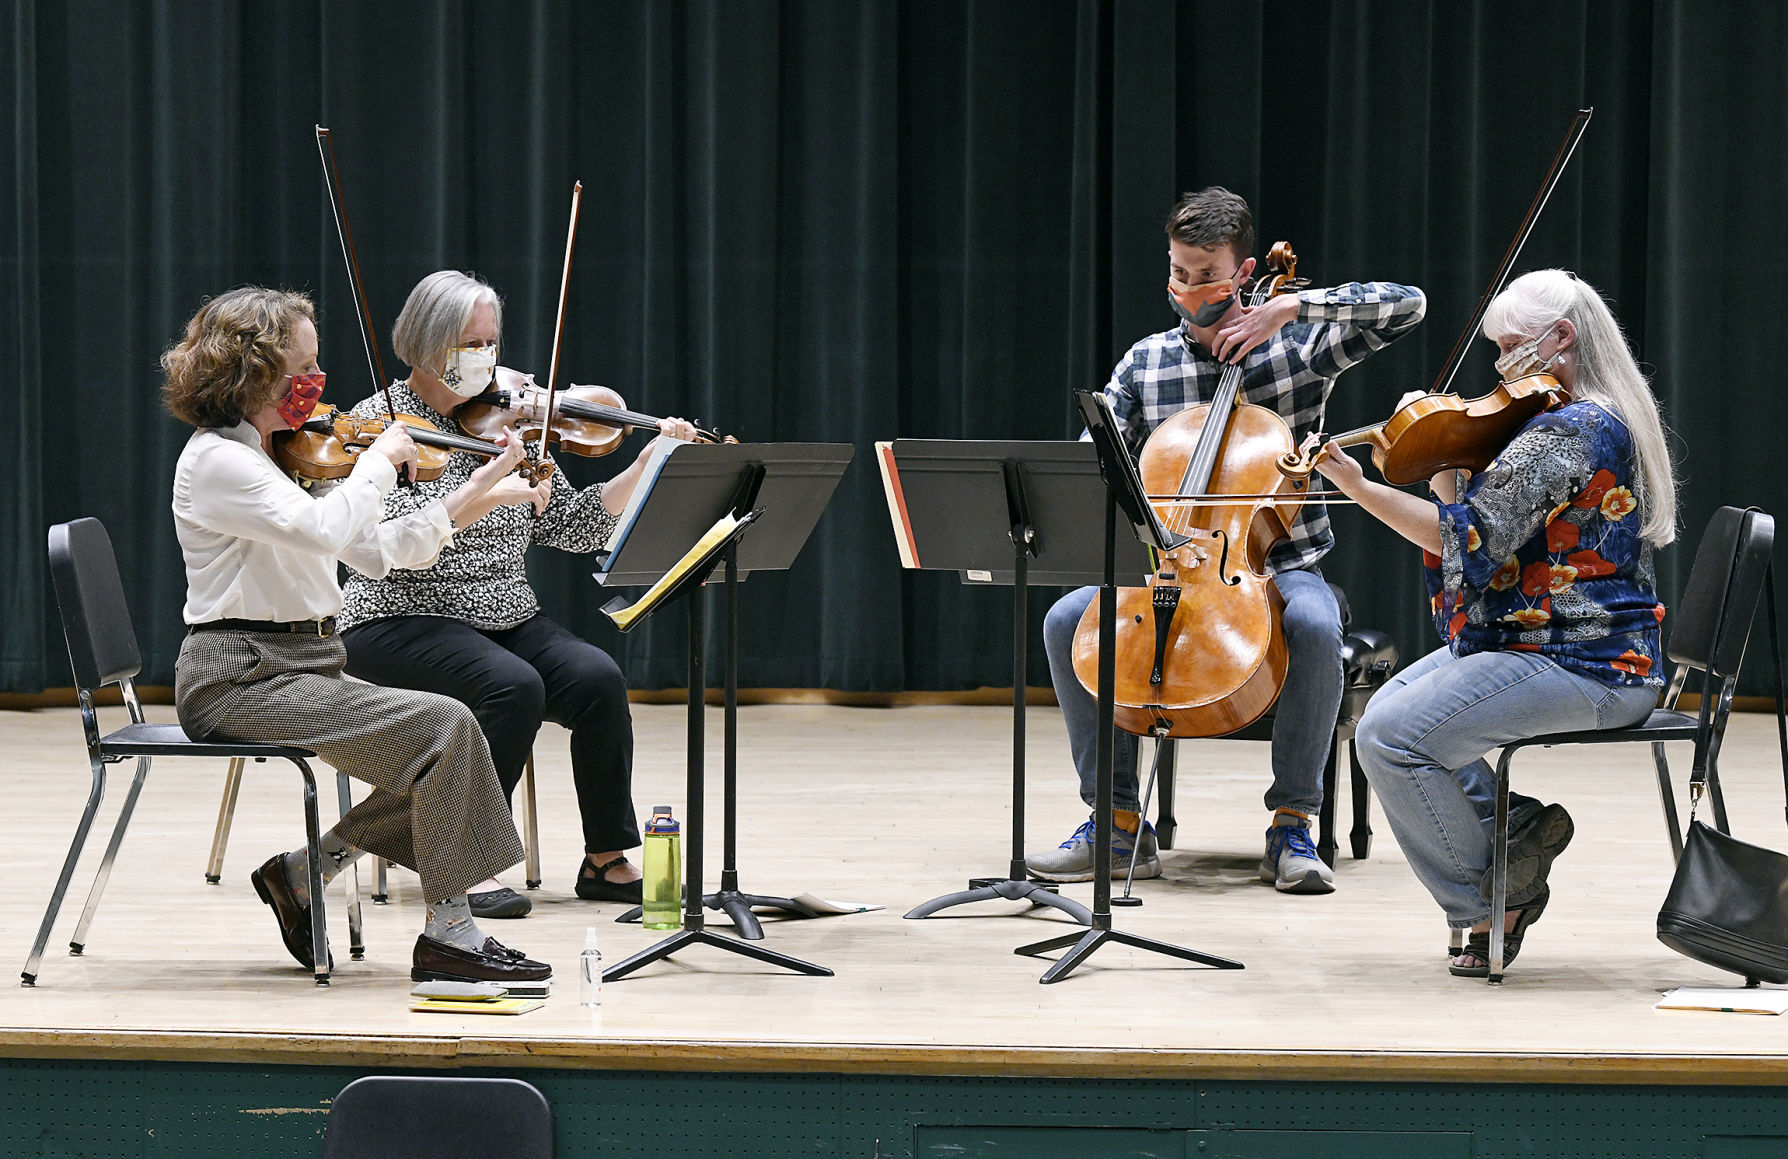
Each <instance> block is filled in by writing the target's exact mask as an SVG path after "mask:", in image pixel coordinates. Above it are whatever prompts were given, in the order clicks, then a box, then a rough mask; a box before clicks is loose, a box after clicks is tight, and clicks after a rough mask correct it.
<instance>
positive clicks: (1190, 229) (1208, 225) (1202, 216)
mask: <svg viewBox="0 0 1788 1159" xmlns="http://www.w3.org/2000/svg"><path fill="white" fill-rule="evenodd" d="M1167 236H1168V237H1170V238H1172V239H1173V240H1174V241H1177V242H1179V243H1180V244H1182V245H1189V246H1197V247H1200V248H1202V247H1204V246H1213V245H1228V246H1229V247H1230V248H1231V249H1233V250H1234V251H1235V260H1236V261H1238V262H1242V261H1246V260H1247V259H1248V258H1250V257H1252V256H1253V255H1254V215H1253V214H1252V213H1250V212H1249V211H1248V203H1247V202H1246V201H1244V200H1243V199H1242V198H1240V197H1237V196H1236V195H1235V194H1233V193H1231V192H1230V191H1229V190H1227V189H1225V188H1223V187H1222V186H1221V185H1213V186H1211V187H1210V188H1209V189H1200V190H1199V191H1198V192H1197V193H1186V194H1182V195H1181V196H1180V199H1179V201H1178V202H1176V203H1175V204H1174V207H1173V212H1172V213H1170V214H1168V215H1167Z"/></svg>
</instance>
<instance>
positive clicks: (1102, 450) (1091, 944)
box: [1013, 390, 1243, 984]
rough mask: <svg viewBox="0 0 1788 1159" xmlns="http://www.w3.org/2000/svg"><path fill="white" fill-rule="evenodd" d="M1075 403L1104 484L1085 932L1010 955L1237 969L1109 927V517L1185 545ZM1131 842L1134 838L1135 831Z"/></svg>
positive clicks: (1082, 398) (1106, 406) (1116, 446)
mask: <svg viewBox="0 0 1788 1159" xmlns="http://www.w3.org/2000/svg"><path fill="white" fill-rule="evenodd" d="M1074 397H1075V400H1076V401H1077V402H1078V403H1079V404H1080V410H1081V414H1082V415H1083V416H1084V417H1085V419H1086V425H1087V430H1088V431H1090V432H1091V433H1092V437H1093V446H1094V447H1095V448H1096V449H1097V452H1098V456H1099V474H1100V476H1101V477H1102V478H1103V479H1104V480H1105V492H1106V498H1105V568H1104V574H1103V576H1102V577H1101V580H1100V584H1099V775H1098V779H1097V781H1096V782H1095V784H1096V788H1095V789H1094V792H1093V796H1094V802H1093V818H1094V822H1095V824H1094V825H1093V920H1092V923H1091V924H1092V927H1093V928H1092V929H1090V930H1086V931H1084V932H1081V933H1073V934H1067V935H1065V936H1062V937H1055V938H1050V939H1048V940H1047V941H1042V942H1035V943H1032V944H1031V945H1028V946H1020V947H1018V948H1017V949H1016V950H1014V951H1013V953H1015V954H1024V955H1027V956H1030V957H1037V956H1039V955H1041V954H1046V953H1048V952H1049V951H1051V950H1059V949H1061V948H1062V947H1063V946H1072V947H1073V949H1071V950H1069V951H1068V952H1067V953H1066V954H1063V955H1062V956H1061V958H1059V959H1058V960H1057V961H1056V962H1055V964H1054V965H1052V966H1050V967H1049V969H1047V970H1045V971H1044V972H1043V976H1042V977H1041V978H1039V979H1038V981H1040V982H1042V983H1045V984H1048V983H1050V982H1059V981H1061V980H1062V979H1063V978H1066V977H1067V976H1068V975H1069V974H1070V973H1072V972H1073V970H1074V968H1075V967H1076V966H1079V965H1080V963H1082V962H1084V961H1086V959H1087V958H1089V957H1090V956H1091V955H1092V953H1093V951H1095V950H1097V949H1098V948H1099V947H1100V946H1102V945H1104V944H1105V943H1107V942H1119V943H1121V944H1123V945H1126V946H1134V947H1135V948H1137V949H1139V950H1151V951H1153V952H1155V953H1157V954H1166V955H1168V956H1170V957H1174V958H1184V959H1185V960H1187V961H1189V962H1199V963H1202V964H1204V965H1206V966H1215V967H1217V968H1218V969H1220V970H1240V969H1242V968H1243V967H1242V964H1241V963H1240V962H1237V961H1233V960H1231V959H1229V958H1220V957H1218V956H1216V955H1215V954H1206V953H1202V952H1201V951H1198V950H1189V949H1186V948H1185V947H1183V946H1175V945H1172V944H1170V943H1168V942H1158V941H1155V940H1154V939H1152V938H1145V937H1142V936H1140V935H1138V934H1130V933H1125V932H1124V931H1122V930H1116V929H1113V928H1112V926H1111V782H1112V752H1113V736H1112V732H1113V729H1114V727H1115V725H1114V723H1113V718H1114V716H1115V715H1116V711H1115V708H1114V701H1115V699H1116V692H1115V688H1116V684H1117V680H1116V673H1117V661H1116V650H1117V648H1116V645H1117V515H1118V508H1119V507H1120V506H1122V507H1123V509H1124V515H1125V518H1127V519H1128V520H1129V521H1130V525H1131V527H1132V528H1133V529H1134V530H1135V533H1136V538H1137V539H1138V540H1140V541H1141V542H1143V543H1145V544H1147V545H1149V546H1150V547H1153V548H1154V549H1155V550H1157V551H1168V550H1171V549H1172V548H1174V547H1176V546H1178V545H1179V544H1181V543H1184V542H1185V538H1186V537H1185V536H1182V535H1175V534H1174V533H1172V532H1170V531H1168V530H1167V529H1166V528H1165V527H1163V526H1161V521H1160V519H1158V518H1157V517H1156V516H1155V511H1154V508H1152V507H1150V506H1149V503H1148V499H1147V492H1146V491H1144V490H1143V486H1142V479H1141V477H1140V476H1139V475H1138V474H1137V473H1136V464H1135V462H1134V461H1132V460H1131V458H1130V453H1129V451H1128V450H1126V449H1125V447H1124V442H1123V438H1122V436H1121V435H1120V434H1119V433H1118V430H1117V422H1116V419H1115V418H1114V416H1113V415H1112V413H1111V404H1110V403H1109V402H1108V401H1107V400H1106V398H1105V396H1104V395H1102V394H1095V393H1093V392H1091V391H1084V390H1077V391H1075V392H1074ZM1137 841H1138V845H1139V846H1140V843H1141V833H1140V831H1139V832H1138V834H1137Z"/></svg>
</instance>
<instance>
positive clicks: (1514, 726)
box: [1353, 648, 1658, 929]
mask: <svg viewBox="0 0 1788 1159" xmlns="http://www.w3.org/2000/svg"><path fill="white" fill-rule="evenodd" d="M1657 703H1658V691H1657V689H1655V688H1647V687H1645V686H1643V685H1639V686H1634V687H1617V686H1615V685H1611V684H1603V683H1601V682H1600V681H1597V680H1591V679H1590V678H1589V677H1587V676H1579V675H1577V674H1576V673H1574V672H1570V671H1568V670H1566V669H1564V668H1560V667H1559V666H1558V665H1557V664H1554V663H1553V662H1552V661H1550V660H1548V659H1546V658H1545V657H1544V656H1540V655H1538V654H1536V653H1533V652H1479V653H1476V654H1475V655H1471V656H1459V657H1456V656H1454V655H1453V654H1452V652H1451V651H1450V650H1448V649H1446V648H1440V649H1438V650H1436V651H1434V652H1430V653H1429V654H1428V655H1426V656H1424V657H1422V658H1421V659H1420V660H1417V661H1416V662H1415V663H1414V664H1411V665H1410V666H1409V667H1407V668H1405V669H1404V670H1403V671H1402V672H1399V673H1398V674H1397V675H1396V677H1395V678H1393V679H1392V680H1391V681H1390V683H1388V684H1386V685H1385V686H1384V687H1383V688H1382V689H1380V690H1379V692H1378V694H1377V695H1375V696H1374V697H1373V698H1372V703H1370V704H1369V705H1367V706H1366V713H1365V716H1364V717H1363V718H1362V719H1361V721H1360V726H1359V730H1358V732H1357V733H1356V734H1355V736H1354V742H1353V743H1354V747H1355V751H1356V752H1357V753H1358V754H1359V758H1360V764H1361V766H1362V767H1364V768H1365V770H1366V779H1367V780H1368V781H1370V782H1372V788H1373V790H1374V791H1375V792H1377V793H1378V799H1379V802H1380V803H1381V804H1382V805H1383V806H1384V812H1385V816H1386V817H1387V818H1389V820H1390V822H1391V831H1392V832H1394V833H1395V834H1396V835H1397V844H1398V846H1399V847H1401V848H1402V850H1403V856H1404V857H1406V858H1408V859H1409V866H1410V868H1411V869H1413V870H1415V874H1416V876H1417V877H1418V878H1420V879H1421V882H1422V884H1423V885H1425V886H1427V887H1428V892H1429V893H1431V894H1433V895H1434V900H1435V901H1437V902H1439V903H1440V908H1441V909H1442V910H1444V911H1445V912H1446V915H1447V924H1448V925H1450V926H1453V927H1454V928H1457V929H1465V928H1468V927H1470V926H1473V925H1476V924H1477V923H1479V922H1482V921H1485V920H1487V919H1488V918H1489V916H1490V906H1489V904H1488V903H1486V902H1485V901H1484V899H1483V896H1482V895H1481V894H1480V893H1479V892H1478V886H1479V883H1480V882H1482V881H1483V878H1484V872H1485V871H1486V870H1487V869H1489V868H1490V859H1491V852H1492V839H1493V838H1494V837H1495V832H1494V828H1495V817H1496V774H1495V771H1494V770H1493V769H1492V768H1491V767H1490V764H1489V763H1488V762H1487V761H1486V760H1484V754H1486V753H1488V752H1489V751H1490V750H1491V749H1493V748H1496V747H1497V746H1498V745H1502V744H1506V743H1508V742H1509V741H1515V740H1525V739H1526V738H1528V737H1533V736H1539V735H1541V734H1543V733H1549V732H1570V731H1580V730H1587V729H1597V728H1624V727H1626V726H1627V725H1630V724H1635V723H1637V722H1639V721H1641V720H1644V719H1645V718H1646V716H1647V715H1648V714H1649V713H1650V712H1651V710H1652V709H1653V708H1655V707H1656V706H1657ZM1537 808H1539V802H1537V801H1535V800H1533V799H1532V798H1529V797H1522V798H1517V797H1515V796H1514V794H1512V793H1511V794H1510V798H1509V822H1510V828H1511V829H1513V828H1515V827H1516V826H1517V825H1518V824H1519V822H1520V821H1521V820H1523V819H1524V817H1525V816H1526V815H1530V814H1531V813H1532V811H1533V810H1535V809H1537Z"/></svg>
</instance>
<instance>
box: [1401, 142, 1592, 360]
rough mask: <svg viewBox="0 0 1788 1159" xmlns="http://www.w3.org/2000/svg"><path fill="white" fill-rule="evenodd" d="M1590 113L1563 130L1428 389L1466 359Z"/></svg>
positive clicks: (1574, 149) (1561, 175)
mask: <svg viewBox="0 0 1788 1159" xmlns="http://www.w3.org/2000/svg"><path fill="white" fill-rule="evenodd" d="M1593 115H1595V109H1594V108H1588V109H1578V110H1577V115H1576V116H1574V117H1572V118H1571V126H1570V128H1568V129H1566V130H1565V137H1564V143H1563V144H1561V145H1559V147H1558V152H1557V154H1555V155H1554V156H1553V158H1552V167H1551V168H1550V169H1548V170H1546V177H1545V180H1543V181H1541V182H1540V191H1539V192H1538V193H1536V194H1535V195H1534V199H1533V204H1531V205H1529V206H1528V207H1527V216H1526V217H1524V218H1522V219H1521V225H1520V228H1518V229H1516V230H1515V240H1514V241H1513V242H1510V243H1509V249H1508V252H1507V253H1505V254H1503V256H1502V264H1501V265H1499V266H1497V267H1496V273H1494V274H1492V275H1491V277H1490V285H1489V286H1488V287H1486V288H1485V290H1484V296H1483V297H1481V298H1479V299H1478V305H1477V309H1475V310H1473V311H1472V312H1471V321H1469V322H1467V323H1466V324H1465V330H1464V332H1463V333H1461V334H1460V335H1459V341H1457V342H1455V343H1454V344H1453V352H1452V353H1451V354H1448V355H1447V360H1446V364H1445V365H1444V366H1442V367H1441V371H1440V374H1439V376H1438V377H1436V378H1435V380H1434V386H1433V387H1432V388H1430V390H1429V392H1428V393H1430V394H1447V393H1449V392H1450V390H1451V388H1452V385H1453V378H1454V376H1455V375H1457V374H1458V373H1459V367H1460V365H1461V364H1462V363H1463V362H1464V361H1465V350H1466V348H1467V347H1468V346H1470V345H1471V339H1472V336H1473V335H1474V334H1476V333H1477V329H1478V324H1479V323H1480V322H1482V321H1483V320H1484V311H1486V310H1488V309H1489V308H1490V300H1491V299H1492V298H1494V297H1496V295H1497V293H1498V292H1499V291H1500V290H1501V289H1502V286H1503V282H1504V281H1506V280H1507V279H1508V276H1509V271H1510V270H1512V269H1514V267H1515V261H1516V259H1517V258H1519V257H1520V256H1521V247H1522V246H1524V245H1526V244H1527V236H1528V235H1529V234H1530V233H1532V232H1533V227H1534V224H1535V223H1536V222H1538V221H1539V219H1540V211H1541V210H1543V209H1545V208H1546V202H1547V201H1548V200H1550V199H1551V197H1552V191H1553V189H1555V188H1557V186H1558V181H1559V178H1561V177H1563V176H1564V170H1565V166H1566V165H1569V164H1570V163H1571V156H1572V154H1574V153H1575V152H1576V151H1577V143H1578V142H1579V141H1581V140H1583V132H1584V130H1585V129H1588V128H1589V118H1590V117H1591V116H1593Z"/></svg>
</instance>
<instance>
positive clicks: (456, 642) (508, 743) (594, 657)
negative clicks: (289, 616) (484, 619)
mask: <svg viewBox="0 0 1788 1159" xmlns="http://www.w3.org/2000/svg"><path fill="white" fill-rule="evenodd" d="M342 641H343V642H344V643H345V644H346V645H347V647H348V665H347V671H348V674H349V675H351V676H355V677H358V678H359V679H361V680H365V681H369V682H371V683H373V684H383V685H385V686H387V687H390V688H414V689H420V690H421V691H424V692H439V693H443V694H445V695H447V696H451V697H453V698H454V699H455V700H458V701H460V702H461V703H463V704H464V705H465V706H466V707H467V708H470V709H471V710H472V715H473V716H475V717H476V718H477V719H478V724H479V727H480V728H482V729H483V730H484V739H485V740H486V741H487V742H488V743H489V744H490V755H491V761H492V763H493V764H495V765H496V768H497V779H498V780H499V781H500V782H502V785H503V792H504V793H505V794H509V793H513V792H514V790H515V786H516V785H517V784H518V783H519V782H520V781H521V776H522V769H523V766H524V765H525V764H526V763H527V759H528V750H529V748H530V747H531V746H532V745H533V744H534V736H535V734H536V733H538V732H539V731H540V722H541V721H543V720H550V721H552V722H553V723H554V724H560V725H564V726H565V727H566V728H568V729H570V730H571V775H572V779H573V781H574V782H575V783H576V785H577V805H578V811H579V813H581V814H582V816H583V827H584V852H586V853H601V852H605V851H607V850H611V849H631V848H633V847H634V846H636V845H638V844H639V824H638V822H637V821H636V820H635V816H634V811H633V716H632V713H631V712H630V711H629V710H628V707H627V679H626V677H624V676H622V675H621V669H620V667H619V666H618V665H616V663H615V661H614V659H613V657H611V656H609V654H608V653H607V652H604V651H603V650H602V649H600V648H598V647H596V645H594V644H591V643H589V642H588V641H585V640H582V639H580V638H578V637H577V636H575V635H573V634H572V633H571V632H569V631H567V630H566V629H564V628H561V627H560V626H559V625H557V624H555V623H553V622H552V621H551V620H549V619H547V618H546V616H544V615H538V614H537V615H535V616H533V617H532V618H531V619H528V620H525V621H523V622H522V623H520V624H518V625H516V626H515V627H513V628H504V629H502V630H500V631H492V632H487V631H483V630H482V629H479V628H474V627H472V626H471V625H470V624H467V623H465V622H463V621H460V620H450V619H447V618H446V617H444V616H393V617H389V618H387V619H382V620H372V621H369V622H368V623H365V624H360V625H357V626H356V627H353V628H350V629H349V630H348V631H346V632H344V633H342Z"/></svg>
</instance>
